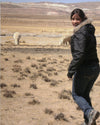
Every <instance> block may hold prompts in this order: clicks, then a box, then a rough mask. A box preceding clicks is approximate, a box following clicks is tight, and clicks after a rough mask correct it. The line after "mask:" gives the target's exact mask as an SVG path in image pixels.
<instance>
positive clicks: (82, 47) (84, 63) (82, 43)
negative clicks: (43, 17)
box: [67, 9, 99, 125]
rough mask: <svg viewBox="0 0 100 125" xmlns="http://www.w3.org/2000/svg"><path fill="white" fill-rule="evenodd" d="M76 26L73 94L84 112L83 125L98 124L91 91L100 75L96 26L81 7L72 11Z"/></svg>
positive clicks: (72, 74) (72, 72)
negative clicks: (90, 94)
mask: <svg viewBox="0 0 100 125" xmlns="http://www.w3.org/2000/svg"><path fill="white" fill-rule="evenodd" d="M70 18H71V21H72V25H73V26H74V27H75V29H74V34H73V36H72V37H71V52H72V57H73V59H72V61H71V63H70V65H69V68H68V74H67V76H68V78H72V77H73V76H74V78H73V88H72V96H73V99H74V100H75V102H76V103H77V104H78V106H79V107H80V108H81V109H82V111H83V112H84V119H85V121H84V123H83V124H82V125H96V119H97V118H98V117H99V112H98V111H96V110H94V109H93V107H92V103H91V99H90V97H89V93H90V91H91V89H92V87H93V84H94V82H95V80H96V79H97V77H98V75H99V60H98V57H97V50H96V38H95V36H94V33H95V28H94V26H93V25H92V24H91V22H92V21H91V20H90V19H87V17H86V16H85V14H84V12H83V11H82V10H81V9H74V10H73V11H72V13H71V17H70Z"/></svg>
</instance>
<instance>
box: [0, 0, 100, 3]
mask: <svg viewBox="0 0 100 125" xmlns="http://www.w3.org/2000/svg"><path fill="white" fill-rule="evenodd" d="M43 1H45V2H57V3H79V2H96V1H97V2H100V0H0V2H15V3H20V2H43Z"/></svg>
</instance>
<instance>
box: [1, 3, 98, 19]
mask: <svg viewBox="0 0 100 125" xmlns="http://www.w3.org/2000/svg"><path fill="white" fill-rule="evenodd" d="M75 8H81V9H83V10H84V11H85V12H86V14H87V16H89V17H92V18H96V19H100V2H84V3H68V4H64V3H52V2H38V3H11V2H2V3H1V16H2V17H5V16H7V17H12V18H14V17H21V18H23V17H24V18H25V17H26V18H28V17H31V18H35V16H34V15H42V16H43V15H44V16H45V18H46V16H47V17H50V16H59V17H65V16H68V18H69V16H70V12H71V11H72V10H73V9H75ZM38 18H39V17H38Z"/></svg>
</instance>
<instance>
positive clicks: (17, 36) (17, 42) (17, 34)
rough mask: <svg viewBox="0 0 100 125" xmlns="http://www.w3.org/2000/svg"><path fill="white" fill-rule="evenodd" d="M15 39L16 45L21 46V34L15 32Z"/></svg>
mask: <svg viewBox="0 0 100 125" xmlns="http://www.w3.org/2000/svg"><path fill="white" fill-rule="evenodd" d="M13 38H14V40H15V45H19V40H20V38H21V34H20V33H19V32H15V33H14V35H13Z"/></svg>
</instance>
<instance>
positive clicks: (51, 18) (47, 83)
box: [0, 3, 100, 125]
mask: <svg viewBox="0 0 100 125" xmlns="http://www.w3.org/2000/svg"><path fill="white" fill-rule="evenodd" d="M16 6H17V8H16V7H15V5H13V6H12V4H11V3H10V4H2V6H1V43H0V44H1V53H0V79H1V80H0V93H1V95H0V110H1V111H0V112H1V113H0V125H81V123H82V122H83V118H82V117H83V114H82V111H81V110H80V109H79V107H78V106H77V105H76V104H75V103H74V101H73V99H72V96H71V91H72V81H71V80H69V79H68V78H67V69H68V65H69V63H70V61H71V53H70V46H69V45H67V46H61V45H59V43H60V42H61V40H62V39H63V37H65V36H69V35H70V34H72V32H73V27H72V26H71V22H70V19H69V16H66V15H65V14H64V15H57V13H56V15H55V13H53V14H54V15H45V14H43V15H42V14H40V15H39V14H32V10H28V9H27V8H24V9H23V8H22V7H19V8H18V5H16ZM14 8H15V9H14ZM34 10H35V9H34ZM41 10H42V9H41ZM17 11H18V12H17ZM53 11H54V10H53ZM15 12H16V13H15ZM35 12H37V11H36V10H35ZM61 12H62V11H61ZM33 13H34V11H33ZM39 13H40V12H39ZM41 13H42V11H41ZM61 14H62V13H61ZM67 14H68V15H69V13H67ZM88 16H89V15H88ZM90 17H91V15H90ZM93 24H94V25H95V28H96V36H97V52H98V57H99V59H100V37H99V36H100V20H99V19H98V18H97V19H95V20H94V21H93ZM14 32H20V34H21V35H22V37H21V39H20V44H19V45H16V46H15V45H14V39H13V37H12V35H13V33H14ZM32 35H33V36H32ZM91 98H92V103H93V106H94V107H95V109H96V110H99V111H100V76H99V77H98V79H97V80H96V82H95V85H94V87H93V89H92V91H91ZM97 125H100V118H99V119H98V120H97Z"/></svg>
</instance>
